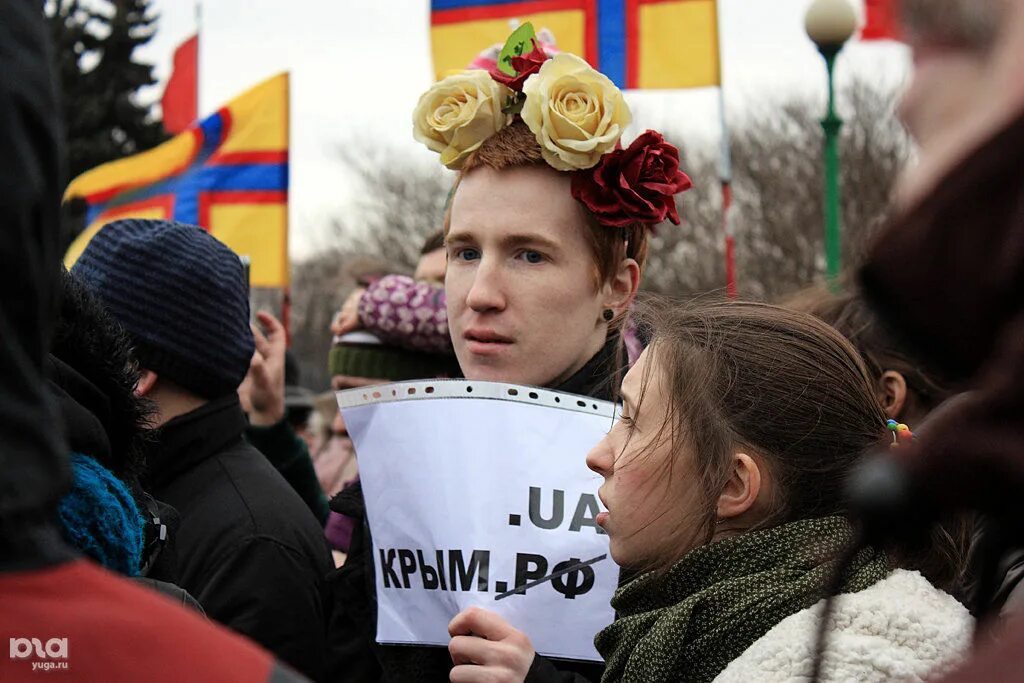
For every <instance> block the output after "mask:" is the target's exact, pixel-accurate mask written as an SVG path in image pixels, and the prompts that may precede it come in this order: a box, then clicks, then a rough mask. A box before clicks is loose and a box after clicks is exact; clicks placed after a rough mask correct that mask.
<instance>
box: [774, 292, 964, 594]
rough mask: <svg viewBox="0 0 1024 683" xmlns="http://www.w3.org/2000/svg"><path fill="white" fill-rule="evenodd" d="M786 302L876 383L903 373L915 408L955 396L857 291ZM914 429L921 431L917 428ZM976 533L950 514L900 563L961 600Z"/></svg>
mask: <svg viewBox="0 0 1024 683" xmlns="http://www.w3.org/2000/svg"><path fill="white" fill-rule="evenodd" d="M787 303H788V306H789V307H790V308H793V309H795V310H803V311H805V312H807V313H810V314H811V315H814V316H815V317H817V318H820V319H821V320H823V321H824V322H826V323H828V324H829V325H831V326H832V327H834V328H836V330H838V331H839V332H840V333H841V334H842V335H843V336H845V337H846V338H847V339H849V340H850V342H851V343H852V344H853V345H854V346H855V347H856V348H857V351H858V352H859V353H860V355H861V357H862V358H863V359H864V362H865V364H866V365H867V369H868V374H869V375H870V376H871V378H872V380H873V382H875V383H877V382H878V381H879V380H880V379H881V378H882V374H883V373H885V372H887V371H890V370H892V371H895V372H898V373H900V374H901V375H903V379H904V381H906V383H907V389H908V390H909V391H911V392H913V394H914V399H915V404H916V405H917V406H918V407H920V409H921V410H923V411H924V412H926V413H929V412H931V411H932V410H934V409H935V408H937V407H938V406H939V405H940V404H941V403H942V402H944V401H945V400H946V399H948V398H949V397H950V396H952V395H953V394H954V393H956V392H955V389H954V388H953V385H952V383H951V382H950V381H948V380H946V379H945V378H943V377H941V376H940V375H938V374H936V373H934V372H933V371H930V370H928V369H926V368H925V367H924V366H923V365H922V364H921V363H919V362H917V361H915V360H913V359H912V358H911V357H910V355H909V354H907V353H906V352H905V351H904V350H903V348H902V347H901V345H900V344H899V343H898V342H897V341H896V340H895V339H894V338H893V337H892V336H891V335H890V334H889V332H888V331H887V330H886V329H885V327H884V326H883V325H882V323H881V322H880V321H879V320H878V319H877V317H876V316H875V315H874V313H872V311H871V309H870V307H869V306H868V305H867V303H866V302H865V301H864V299H863V298H862V297H861V296H859V294H858V293H856V292H855V291H853V290H847V291H846V292H843V293H840V294H833V293H831V292H829V291H827V290H825V289H822V288H815V289H809V290H805V291H804V292H801V293H798V294H797V295H795V296H794V297H792V298H791V299H790V300H789V302H787ZM911 427H912V428H913V429H915V430H916V429H917V425H911ZM973 529H974V518H973V516H972V515H969V514H962V513H957V514H950V515H946V516H944V517H943V518H942V519H941V520H940V521H939V523H938V524H936V525H935V526H934V527H933V528H932V530H931V533H930V534H929V536H928V538H927V540H924V539H922V541H921V542H920V543H918V544H915V545H914V546H908V547H903V548H900V549H898V555H899V557H898V561H899V562H900V563H901V564H904V565H906V566H910V567H913V568H915V569H918V570H920V572H921V573H922V574H923V575H924V576H925V577H926V578H927V579H928V580H929V581H930V582H931V583H932V584H933V585H935V586H938V587H939V588H941V589H943V590H945V591H948V592H950V593H952V594H953V595H956V596H958V597H959V596H960V595H961V594H962V593H963V592H964V582H965V577H966V574H967V564H968V563H967V556H968V550H969V548H970V545H971V540H972V532H973Z"/></svg>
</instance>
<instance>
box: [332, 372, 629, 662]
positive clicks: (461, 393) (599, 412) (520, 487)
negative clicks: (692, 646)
mask: <svg viewBox="0 0 1024 683" xmlns="http://www.w3.org/2000/svg"><path fill="white" fill-rule="evenodd" d="M338 398H339V404H340V406H341V408H342V411H343V413H344V416H345V422H346V424H347V425H348V429H349V433H350V434H351V435H352V438H353V440H354V442H355V446H356V451H357V452H358V453H359V469H360V478H361V480H362V487H363V494H364V496H365V498H366V510H367V520H368V521H369V524H370V530H371V532H372V537H373V559H374V569H375V574H376V576H375V583H376V593H377V641H378V642H380V643H398V644H409V645H414V644H415V645H436V646H439V647H445V646H447V645H448V644H449V642H450V640H451V638H450V636H449V632H448V631H449V629H448V626H449V622H451V620H452V617H454V616H455V615H457V614H459V613H460V612H462V613H465V612H464V611H465V610H467V609H468V608H471V607H474V606H475V607H483V608H485V609H486V610H488V612H487V613H488V614H492V615H493V616H494V619H495V620H497V622H494V621H489V620H488V621H487V622H486V625H493V624H495V623H500V624H504V625H505V626H506V627H508V628H509V629H511V628H512V627H511V626H509V624H514V626H515V628H516V629H520V630H521V631H522V633H521V634H520V635H522V638H523V641H521V642H520V643H519V644H522V643H523V642H526V643H529V642H532V643H534V644H535V645H536V647H537V649H538V650H539V651H540V653H541V654H543V655H546V656H550V657H555V658H562V659H576V660H584V661H595V660H599V659H600V656H599V655H598V653H597V650H596V649H594V643H593V634H594V633H597V632H598V631H599V630H601V629H602V628H603V627H605V626H607V625H608V624H609V623H611V621H612V619H613V618H614V613H613V612H612V609H611V606H610V604H609V602H610V600H611V596H612V594H613V593H614V591H615V587H616V585H617V583H618V573H619V572H618V567H616V566H615V564H614V563H613V562H612V561H611V559H610V558H609V556H608V536H607V535H606V534H605V533H604V530H603V529H601V528H600V527H599V526H598V525H597V523H596V517H597V515H598V514H599V513H600V506H599V502H598V498H597V489H598V487H599V486H600V484H601V479H600V477H598V476H596V475H595V474H594V473H593V472H591V471H590V470H589V469H588V468H587V465H586V453H587V451H589V450H590V449H591V448H592V447H593V446H594V444H596V443H597V442H598V441H600V440H601V438H602V437H603V436H604V435H605V434H606V433H607V431H608V429H609V427H610V426H611V424H612V419H613V415H614V406H613V405H612V404H611V403H607V402H604V401H595V400H593V399H588V398H585V397H582V396H574V395H571V394H562V393H559V392H554V391H550V390H544V389H534V388H532V387H521V386H514V385H507V384H498V383H491V382H471V381H466V380H440V381H428V382H403V383H400V384H389V385H384V386H378V387H373V388H372V389H371V388H367V389H353V390H349V391H345V392H340V393H339V395H338ZM506 620H507V623H506ZM458 623H459V622H456V625H458ZM565 623H572V624H574V626H575V627H574V628H573V629H566V628H564V627H563V625H564V624H565ZM473 632H474V633H475V634H476V635H482V634H481V633H479V632H477V631H476V630H473ZM503 633H504V632H503ZM509 633H511V632H509ZM515 633H519V631H515ZM460 636H462V637H468V636H467V635H466V634H465V633H460ZM487 639H488V641H495V640H499V639H500V638H499V637H497V636H494V634H493V633H492V632H490V631H488V635H487ZM473 640H474V641H475V640H478V639H475V638H474V639H473ZM459 642H460V643H465V641H461V640H460V641H459ZM506 644H507V643H506ZM465 646H466V647H469V648H470V649H473V648H474V647H476V648H477V649H479V646H480V643H466V644H465ZM458 647H460V646H459V645H457V646H456V648H458ZM487 647H488V648H489V649H493V648H490V646H487ZM499 650H500V651H502V652H504V650H501V649H500V648H499ZM531 651H532V647H531ZM503 661H504V660H503ZM477 663H479V662H477ZM528 665H529V662H527V666H528ZM520 680H521V679H520Z"/></svg>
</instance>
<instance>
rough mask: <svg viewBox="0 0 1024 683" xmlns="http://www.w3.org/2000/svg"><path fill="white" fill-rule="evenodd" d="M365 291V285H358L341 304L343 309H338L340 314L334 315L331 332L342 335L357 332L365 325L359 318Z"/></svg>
mask: <svg viewBox="0 0 1024 683" xmlns="http://www.w3.org/2000/svg"><path fill="white" fill-rule="evenodd" d="M365 293H366V288H365V287H356V288H355V289H354V290H353V291H352V293H351V294H349V295H348V298H347V299H345V303H344V304H342V306H341V310H340V311H338V314H337V315H335V316H334V321H333V322H331V334H333V335H335V336H337V337H340V336H342V335H345V334H348V333H349V332H355V331H356V330H358V329H360V328H361V327H362V326H363V323H362V321H360V320H359V301H360V300H361V299H362V298H363V294H365Z"/></svg>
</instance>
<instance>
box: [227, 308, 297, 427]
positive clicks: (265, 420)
mask: <svg viewBox="0 0 1024 683" xmlns="http://www.w3.org/2000/svg"><path fill="white" fill-rule="evenodd" d="M256 319H257V320H258V321H259V324H260V326H259V327H257V326H256V325H253V326H252V334H253V337H254V338H255V340H256V352H255V353H253V355H252V362H251V363H250V364H249V372H248V374H246V376H245V380H243V381H242V384H241V386H239V387H238V396H239V398H240V399H241V401H242V409H243V410H245V412H246V413H248V415H249V422H250V423H251V424H253V425H257V426H261V427H269V426H270V425H273V424H277V423H278V422H280V421H281V420H283V419H284V359H285V352H286V351H287V350H288V339H287V334H286V333H285V329H284V325H282V324H281V321H280V320H278V319H277V318H275V317H274V316H273V315H272V314H270V313H267V312H266V311H260V312H259V313H257V314H256ZM260 327H262V328H263V329H262V330H261V329H260Z"/></svg>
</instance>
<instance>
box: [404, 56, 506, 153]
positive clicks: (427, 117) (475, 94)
mask: <svg viewBox="0 0 1024 683" xmlns="http://www.w3.org/2000/svg"><path fill="white" fill-rule="evenodd" d="M511 96H512V91H511V90H509V89H508V88H506V87H505V86H503V85H502V84H501V83H498V82H497V81H495V80H494V79H493V78H491V76H490V74H488V73H487V72H486V71H483V70H479V69H475V70H472V71H463V72H462V73H459V74H455V75H453V76H449V77H448V78H445V79H444V80H442V81H439V82H437V83H435V84H434V85H433V87H431V88H430V90H428V91H427V92H425V93H423V95H422V96H421V97H420V101H419V102H418V103H417V104H416V109H415V111H413V114H412V123H413V129H412V131H413V132H412V134H413V137H414V138H416V139H417V140H418V141H419V142H422V143H423V144H424V145H426V146H427V147H429V148H430V149H431V150H432V151H434V152H439V153H440V154H441V163H442V164H444V165H445V166H447V167H448V168H450V169H453V170H458V169H460V168H462V164H463V163H464V162H465V161H466V157H467V156H469V155H470V154H471V153H472V152H473V151H475V150H476V149H477V148H478V147H480V145H482V144H483V142H484V140H486V139H487V138H489V137H491V136H492V135H494V134H495V133H497V132H498V131H499V130H501V129H502V128H504V127H505V126H507V125H508V124H509V123H510V122H511V120H512V117H511V116H508V115H507V114H503V113H502V111H501V107H502V106H503V105H504V104H505V101H506V99H507V98H508V97H511Z"/></svg>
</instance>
